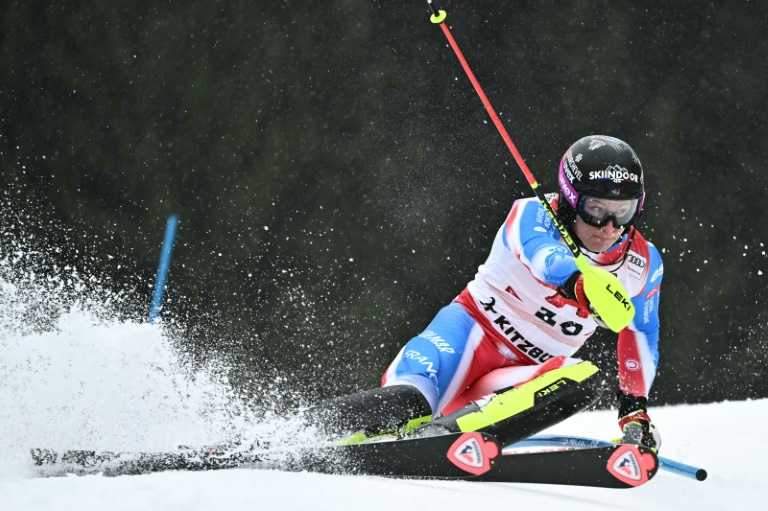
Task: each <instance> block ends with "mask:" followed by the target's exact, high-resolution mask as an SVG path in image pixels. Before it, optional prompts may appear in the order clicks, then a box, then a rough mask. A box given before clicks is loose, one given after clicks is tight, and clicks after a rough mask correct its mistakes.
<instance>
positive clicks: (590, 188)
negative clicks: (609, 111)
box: [557, 135, 645, 225]
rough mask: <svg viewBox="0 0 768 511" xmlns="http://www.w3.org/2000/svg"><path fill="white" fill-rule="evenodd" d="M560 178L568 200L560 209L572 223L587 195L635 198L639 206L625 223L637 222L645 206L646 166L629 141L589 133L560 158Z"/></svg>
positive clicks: (563, 201) (564, 196)
mask: <svg viewBox="0 0 768 511" xmlns="http://www.w3.org/2000/svg"><path fill="white" fill-rule="evenodd" d="M557 181H558V184H559V185H560V195H561V197H562V199H564V200H561V201H560V204H561V205H560V207H558V210H560V212H562V213H564V215H563V216H564V220H566V219H567V220H568V223H570V222H572V221H573V220H574V219H575V217H576V215H575V213H576V212H577V211H578V210H579V209H580V205H581V203H582V201H583V200H584V198H585V197H587V196H589V197H596V198H601V199H611V200H631V201H632V203H633V204H636V206H635V208H634V211H633V214H632V216H631V220H630V221H628V222H627V223H626V224H624V225H635V224H636V223H637V220H638V218H639V216H640V212H641V211H642V209H643V201H644V199H645V186H644V183H643V167H642V165H641V164H640V159H639V158H638V157H637V154H635V151H634V150H633V149H632V148H631V147H630V146H629V144H627V143H626V142H624V141H623V140H619V139H618V138H614V137H609V136H605V135H589V136H587V137H584V138H582V139H581V140H579V141H577V142H576V143H575V144H573V145H572V146H571V147H570V148H568V150H567V151H566V152H565V154H564V155H563V158H562V159H561V160H560V171H559V173H558V177H557ZM635 201H636V202H635ZM561 207H562V210H561ZM582 216H583V215H582Z"/></svg>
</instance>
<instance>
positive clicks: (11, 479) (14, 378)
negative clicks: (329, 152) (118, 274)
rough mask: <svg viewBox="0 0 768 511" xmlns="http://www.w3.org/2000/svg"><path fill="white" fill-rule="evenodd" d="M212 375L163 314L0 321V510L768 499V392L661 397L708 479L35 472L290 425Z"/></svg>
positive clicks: (664, 417)
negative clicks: (179, 344) (585, 484)
mask: <svg viewBox="0 0 768 511" xmlns="http://www.w3.org/2000/svg"><path fill="white" fill-rule="evenodd" d="M6 326H7V325H6ZM215 374H217V373H216V371H200V372H197V373H194V372H190V370H188V369H185V368H184V367H183V365H182V364H180V363H179V362H178V360H177V357H176V353H175V351H174V349H173V347H172V346H171V344H170V343H169V342H168V340H167V339H166V338H165V337H164V336H163V333H162V330H161V328H160V327H158V326H156V325H147V324H136V323H120V322H116V321H105V320H103V319H97V318H96V317H95V316H94V315H93V314H91V313H89V312H86V311H83V310H77V309H74V310H73V311H71V312H68V313H65V314H64V315H62V316H61V318H60V319H59V321H58V324H57V325H56V327H55V328H54V329H53V331H50V332H47V333H29V332H23V333H19V331H18V329H13V328H5V327H4V328H3V329H0V509H2V510H3V511H16V510H30V511H32V510H59V509H61V510H68V509H72V510H79V511H96V510H99V511H100V510H102V509H108V510H110V511H118V510H123V509H125V510H138V509H162V510H176V509H178V510H184V511H195V510H206V511H208V510H211V509H227V510H229V509H265V510H269V509H280V510H293V509H296V510H302V511H307V510H325V509H328V510H331V509H333V510H339V509H355V510H357V509H360V510H387V511H391V510H392V509H414V508H429V509H440V510H443V509H444V510H450V509H462V510H467V509H495V508H497V507H498V508H502V507H504V508H515V509H521V508H525V506H535V508H536V509H540V508H542V507H544V506H546V507H551V508H557V509H601V508H605V509H611V508H618V509H622V510H631V509H638V510H643V511H647V510H649V509H675V510H683V509H698V510H704V509H742V508H746V507H747V506H750V507H753V508H762V505H764V503H763V500H764V499H765V498H766V497H767V496H768V491H766V490H768V485H767V484H766V482H765V481H766V476H768V471H767V470H766V468H765V467H766V459H768V438H766V435H764V434H763V431H762V427H763V425H764V424H766V423H768V400H758V401H741V402H724V403H715V404H707V405H685V406H670V407H659V408H653V409H652V412H651V413H652V416H653V418H654V420H655V422H656V423H657V424H658V427H659V429H660V432H661V434H662V437H663V447H662V452H661V454H662V455H663V456H666V457H668V458H671V459H674V460H677V461H681V462H684V463H688V464H691V465H696V466H700V467H703V468H705V469H707V471H708V472H709V478H708V479H707V480H706V481H704V482H698V481H695V480H693V479H687V478H684V477H681V476H679V475H675V474H671V473H668V472H663V471H662V472H660V473H659V474H658V475H657V477H656V478H655V479H654V480H653V481H651V482H650V483H649V484H647V485H645V486H643V487H641V488H637V489H632V490H607V489H595V488H576V487H562V486H546V485H531V484H500V483H471V482H462V481H455V482H453V481H415V480H393V479H387V478H381V477H370V476H356V477H355V476H331V475H322V474H310V473H286V472H278V471H268V470H246V469H240V470H227V471H218V472H207V473H200V472H197V473H182V472H167V473H160V474H151V475H143V476H123V477H117V478H108V477H101V476H85V477H77V476H70V477H62V478H48V479H42V478H36V477H34V476H33V473H32V470H33V468H32V467H31V463H30V462H29V454H28V452H29V451H28V449H29V448H30V447H34V446H46V447H53V448H59V449H64V448H93V449H112V450H157V449H168V448H173V447H175V446H177V445H180V444H186V445H202V444H206V443H209V442H211V441H213V440H217V439H221V438H225V437H227V435H229V434H232V432H234V431H245V432H251V433H252V434H254V435H257V434H259V432H260V431H263V430H264V428H267V430H272V431H283V429H284V428H283V425H282V424H281V423H280V421H278V420H275V419H269V418H268V419H266V421H265V420H264V419H261V422H262V423H261V424H259V421H260V419H259V417H258V416H249V414H248V413H240V414H238V415H235V414H232V413H231V411H232V409H233V408H236V407H237V406H238V404H237V402H236V401H235V400H233V398H232V397H231V395H230V392H229V389H228V387H227V382H226V380H223V379H221V378H217V377H215V376H214V375H215ZM240 411H241V412H242V410H240ZM614 413H615V412H608V411H605V412H603V411H600V412H588V413H583V414H581V415H579V416H576V417H573V418H571V419H569V420H568V421H566V422H564V423H563V424H560V425H558V426H557V427H555V428H552V429H551V430H549V431H548V432H550V433H563V434H571V435H579V436H588V437H595V438H604V439H609V438H612V437H614V436H615V435H616V433H617V430H616V423H615V417H614ZM289 433H290V432H285V431H283V434H289ZM521 506H522V507H521Z"/></svg>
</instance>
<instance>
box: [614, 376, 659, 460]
mask: <svg viewBox="0 0 768 511" xmlns="http://www.w3.org/2000/svg"><path fill="white" fill-rule="evenodd" d="M616 399H617V400H618V401H619V428H620V429H621V433H622V437H621V439H620V440H619V443H622V444H635V445H643V446H645V447H648V448H650V449H653V451H654V452H658V450H659V448H660V447H661V435H659V432H658V431H657V430H656V426H654V425H653V423H652V422H651V418H650V417H649V416H648V398H646V397H643V396H639V397H637V396H633V395H631V394H624V392H622V391H621V390H619V391H618V392H617V393H616Z"/></svg>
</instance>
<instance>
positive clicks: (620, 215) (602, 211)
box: [576, 196, 639, 228]
mask: <svg viewBox="0 0 768 511" xmlns="http://www.w3.org/2000/svg"><path fill="white" fill-rule="evenodd" d="M638 202H639V199H622V200H615V199H601V198H598V197H590V196H582V197H581V198H579V203H578V204H577V206H576V211H577V212H578V213H579V216H580V217H581V219H582V220H584V221H585V222H586V223H588V224H589V225H591V226H593V227H603V226H604V225H606V224H607V223H608V222H613V225H614V226H615V227H616V228H619V227H625V226H627V225H629V224H630V223H631V222H632V219H633V218H634V217H635V213H637V203H638Z"/></svg>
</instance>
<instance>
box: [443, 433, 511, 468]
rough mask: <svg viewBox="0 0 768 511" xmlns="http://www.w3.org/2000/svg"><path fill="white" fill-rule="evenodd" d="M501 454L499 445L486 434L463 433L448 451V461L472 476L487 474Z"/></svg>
mask: <svg viewBox="0 0 768 511" xmlns="http://www.w3.org/2000/svg"><path fill="white" fill-rule="evenodd" d="M500 453H501V449H500V447H499V443H498V441H497V440H496V438H494V437H493V436H491V435H489V434H486V433H477V432H473V433H464V434H463V435H461V436H459V437H458V438H457V439H456V441H455V442H454V443H453V444H452V445H451V447H450V448H449V449H448V452H447V453H446V455H447V456H448V459H449V460H450V461H451V463H453V464H454V465H456V466H457V467H459V468H460V469H462V470H464V471H465V472H467V473H469V474H472V475H481V474H484V473H486V472H488V471H489V470H490V469H491V468H492V467H493V464H494V463H495V460H496V458H497V457H498V456H499V454H500Z"/></svg>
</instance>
